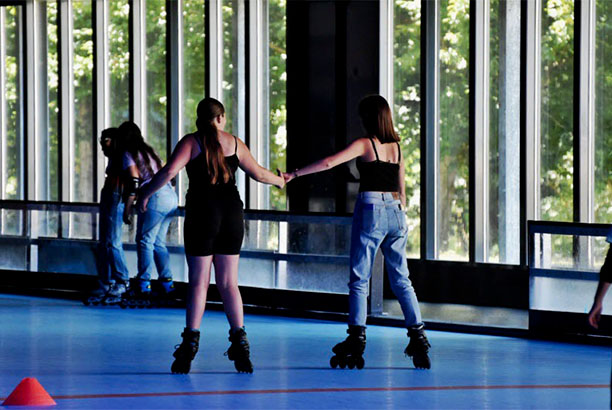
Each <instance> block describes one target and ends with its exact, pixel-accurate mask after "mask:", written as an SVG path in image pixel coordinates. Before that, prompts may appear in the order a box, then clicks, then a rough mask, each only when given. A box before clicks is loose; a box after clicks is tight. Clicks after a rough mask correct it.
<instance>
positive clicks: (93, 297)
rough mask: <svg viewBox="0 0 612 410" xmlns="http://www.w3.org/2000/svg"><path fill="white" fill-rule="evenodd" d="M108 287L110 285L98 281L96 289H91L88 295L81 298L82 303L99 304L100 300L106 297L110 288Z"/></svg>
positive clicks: (86, 304) (87, 304)
mask: <svg viewBox="0 0 612 410" xmlns="http://www.w3.org/2000/svg"><path fill="white" fill-rule="evenodd" d="M110 287H111V285H106V284H103V283H100V286H99V287H98V288H97V289H95V290H93V291H92V292H91V293H90V294H89V295H87V296H86V297H85V298H84V299H83V304H84V305H85V306H89V305H96V306H97V305H99V304H100V303H102V301H103V300H104V298H105V297H106V294H107V293H108V291H109V290H110Z"/></svg>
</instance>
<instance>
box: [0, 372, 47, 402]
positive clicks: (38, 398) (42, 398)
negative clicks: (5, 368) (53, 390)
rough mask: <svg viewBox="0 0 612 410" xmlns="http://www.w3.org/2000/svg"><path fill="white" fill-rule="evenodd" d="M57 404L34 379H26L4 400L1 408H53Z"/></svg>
mask: <svg viewBox="0 0 612 410" xmlns="http://www.w3.org/2000/svg"><path fill="white" fill-rule="evenodd" d="M56 404H57V403H56V402H55V401H54V400H53V399H52V398H51V396H49V393H47V391H46V390H45V389H44V387H42V386H41V385H40V383H39V382H38V380H36V379H35V378H34V377H26V378H25V379H23V380H22V381H21V383H19V384H18V385H17V387H15V390H13V392H12V393H11V394H10V395H9V396H8V397H7V398H6V400H4V402H3V403H2V405H3V406H55V405H56Z"/></svg>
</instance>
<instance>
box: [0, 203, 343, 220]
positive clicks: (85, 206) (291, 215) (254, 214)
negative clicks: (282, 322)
mask: <svg viewBox="0 0 612 410" xmlns="http://www.w3.org/2000/svg"><path fill="white" fill-rule="evenodd" d="M99 208H100V207H99V205H98V204H96V203H90V202H62V201H20V200H7V199H3V200H0V209H13V210H21V211H52V212H82V213H98V212H99ZM176 216H185V207H184V206H180V207H179V208H178V210H177V211H176ZM244 218H245V219H246V220H257V221H272V222H292V223H333V224H336V225H350V224H351V221H352V214H348V213H342V214H337V213H331V212H307V213H301V212H286V211H270V210H259V209H245V210H244Z"/></svg>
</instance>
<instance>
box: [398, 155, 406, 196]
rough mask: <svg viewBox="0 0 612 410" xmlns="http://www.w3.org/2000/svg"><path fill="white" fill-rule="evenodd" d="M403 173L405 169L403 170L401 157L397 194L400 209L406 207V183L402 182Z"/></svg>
mask: <svg viewBox="0 0 612 410" xmlns="http://www.w3.org/2000/svg"><path fill="white" fill-rule="evenodd" d="M405 172H406V169H405V168H404V157H402V158H401V159H400V163H399V194H400V203H401V205H402V208H405V207H406V182H405V181H404V174H405Z"/></svg>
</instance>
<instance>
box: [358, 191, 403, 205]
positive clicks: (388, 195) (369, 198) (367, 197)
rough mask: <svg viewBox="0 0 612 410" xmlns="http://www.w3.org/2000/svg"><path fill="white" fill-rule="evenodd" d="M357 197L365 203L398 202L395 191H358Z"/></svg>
mask: <svg viewBox="0 0 612 410" xmlns="http://www.w3.org/2000/svg"><path fill="white" fill-rule="evenodd" d="M357 199H358V200H359V201H361V202H363V203H367V204H388V205H394V204H397V203H399V202H400V201H399V194H398V193H397V192H360V193H359V195H357Z"/></svg>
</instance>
